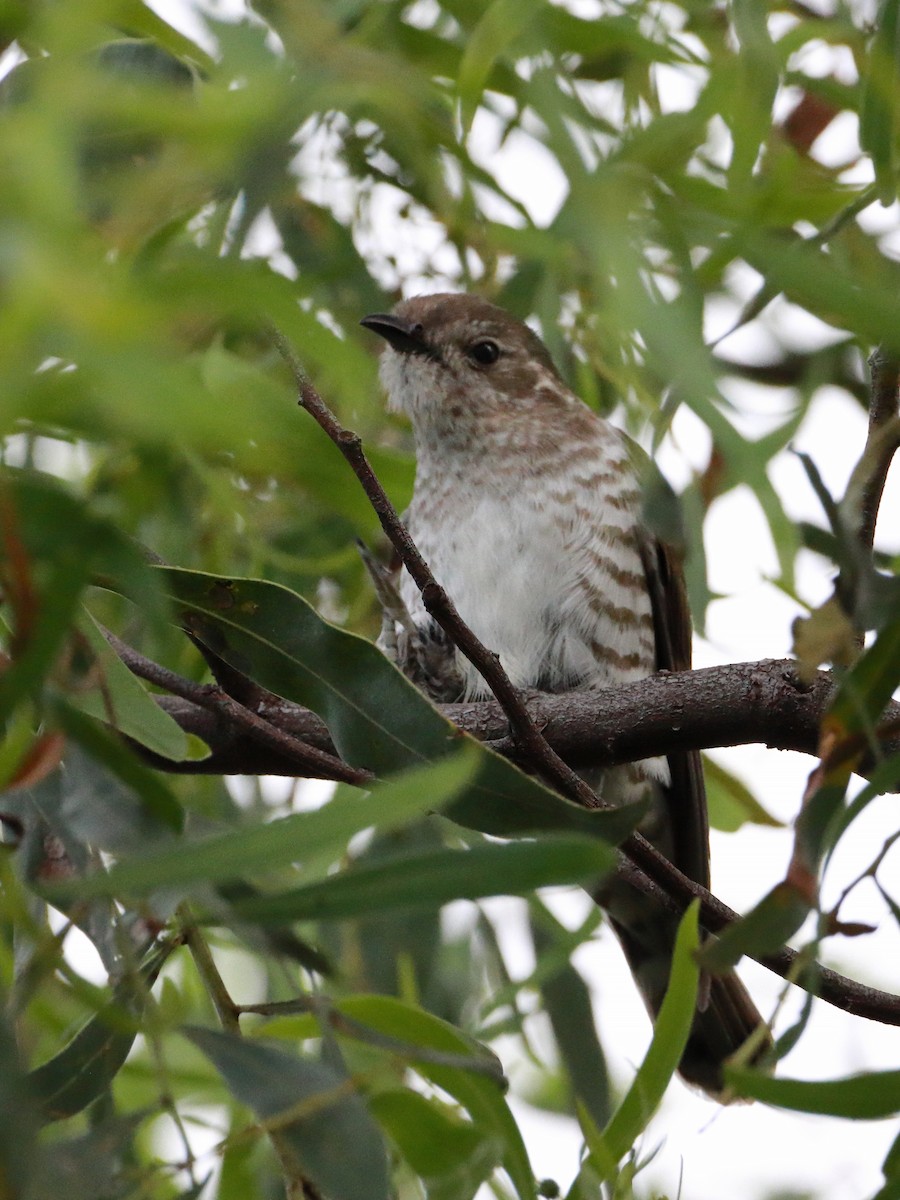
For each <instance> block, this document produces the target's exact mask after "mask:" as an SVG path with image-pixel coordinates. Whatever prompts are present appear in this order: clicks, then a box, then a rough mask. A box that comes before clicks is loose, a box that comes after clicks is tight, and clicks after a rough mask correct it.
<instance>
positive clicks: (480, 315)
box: [361, 293, 564, 433]
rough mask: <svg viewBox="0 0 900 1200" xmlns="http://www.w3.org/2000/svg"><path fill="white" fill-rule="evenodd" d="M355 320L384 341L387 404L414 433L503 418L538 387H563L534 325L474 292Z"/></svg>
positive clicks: (420, 300)
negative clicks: (407, 420)
mask: <svg viewBox="0 0 900 1200" xmlns="http://www.w3.org/2000/svg"><path fill="white" fill-rule="evenodd" d="M361 324H363V325H364V326H365V327H366V328H367V329H371V330H372V331H373V332H374V333H377V334H379V335H380V336H381V337H383V338H384V339H385V341H386V342H387V344H388V348H387V349H386V350H385V353H384V355H383V357H382V362H381V381H382V383H383V385H384V388H385V391H386V392H387V396H388V403H389V405H390V407H391V408H392V409H395V410H397V411H400V412H405V413H407V414H408V415H409V417H410V418H411V419H412V422H413V425H414V427H415V429H416V431H417V433H424V432H426V430H427V429H428V427H429V426H433V425H435V424H438V425H441V426H445V425H446V424H447V423H448V422H452V423H453V424H454V425H455V426H456V427H457V428H459V429H462V428H464V427H466V426H467V425H472V424H475V425H482V424H483V423H484V422H485V421H490V420H491V419H492V418H494V417H496V418H497V419H500V420H502V419H504V418H506V417H508V416H509V415H510V412H511V410H515V409H517V408H521V407H522V406H523V405H524V406H527V405H528V404H530V403H532V402H533V401H534V400H535V398H536V397H537V396H538V395H539V394H540V392H541V391H542V390H547V389H549V390H551V391H556V392H559V390H560V389H564V385H563V384H562V381H561V380H560V378H559V375H558V374H557V371H556V368H555V367H554V365H553V360H552V359H551V357H550V353H549V351H548V350H547V347H546V346H545V345H544V343H543V342H542V341H541V339H540V338H539V337H538V335H537V334H536V333H535V332H534V330H533V329H530V328H529V327H528V326H527V325H526V324H525V323H524V322H523V321H519V320H517V319H516V318H515V317H513V316H511V315H510V314H509V313H507V312H505V311H504V310H503V309H502V308H497V306H496V305H494V304H490V303H489V302H488V301H487V300H482V299H481V298H480V297H479V296H470V295H465V294H451V293H440V294H437V295H432V296H416V297H414V298H413V299H411V300H404V301H402V303H400V304H398V305H397V306H396V308H394V310H393V311H392V312H390V313H374V314H373V315H372V316H369V317H364V318H363V320H362V322H361Z"/></svg>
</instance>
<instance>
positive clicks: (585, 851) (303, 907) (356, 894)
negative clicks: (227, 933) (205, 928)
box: [233, 835, 615, 924]
mask: <svg viewBox="0 0 900 1200" xmlns="http://www.w3.org/2000/svg"><path fill="white" fill-rule="evenodd" d="M614 864H615V852H614V851H613V849H612V847H611V846H607V845H606V843H604V842H598V841H596V840H594V839H593V838H588V837H584V836H582V837H578V838H574V837H562V836H559V835H549V836H547V837H544V838H542V839H541V840H540V841H537V842H512V843H509V844H506V845H499V846H496V845H489V846H476V847H473V848H471V849H468V850H432V851H427V852H425V853H423V854H406V855H397V856H395V857H393V858H390V859H382V860H381V861H379V862H378V863H374V864H371V865H367V866H362V867H355V868H351V869H350V870H348V871H344V872H342V873H340V874H338V875H333V876H330V877H329V878H328V879H324V880H322V881H321V882H318V883H312V884H308V885H306V886H305V887H300V888H295V889H293V890H292V891H289V892H281V893H278V894H276V895H271V896H258V897H254V898H253V899H251V900H246V901H239V902H238V903H237V904H235V905H234V906H233V907H234V910H235V912H236V913H237V915H238V916H239V917H244V918H247V919H249V920H251V921H258V922H260V923H264V924H273V923H283V922H287V921H300V920H323V919H332V920H334V919H337V918H341V917H352V916H358V915H362V914H366V913H371V912H379V913H384V912H388V911H390V910H391V909H397V908H417V907H420V906H437V905H441V904H447V903H449V902H450V901H451V900H477V899H479V898H481V897H482V896H496V895H508V896H516V895H524V894H526V893H528V892H530V891H533V890H534V889H535V888H538V887H548V886H552V885H554V884H565V883H584V882H586V881H587V880H593V879H596V878H598V877H599V876H600V875H602V874H604V873H606V872H607V871H609V870H611V869H612V867H613V866H614Z"/></svg>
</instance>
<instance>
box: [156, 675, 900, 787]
mask: <svg viewBox="0 0 900 1200" xmlns="http://www.w3.org/2000/svg"><path fill="white" fill-rule="evenodd" d="M185 682H187V681H185ZM191 686H193V687H198V686H200V685H196V684H195V685H191ZM835 688H836V684H835V682H834V679H833V677H832V676H831V675H830V674H829V673H828V672H826V671H819V672H818V673H817V674H816V676H815V678H814V680H813V681H812V683H811V684H810V685H809V686H807V685H806V684H803V683H801V681H800V680H799V678H798V676H797V670H796V663H795V662H794V661H793V660H792V659H764V660H762V661H760V662H748V663H729V664H727V665H725V666H718V667H704V668H703V669H702V670H698V671H679V672H673V673H671V674H668V673H663V674H659V675H651V676H650V677H649V678H648V679H642V680H639V681H638V682H637V683H630V684H625V685H623V686H621V687H616V688H606V689H604V690H602V691H597V692H566V693H564V694H562V695H551V694H549V693H546V692H532V693H530V694H529V695H528V696H526V698H525V703H526V706H527V708H528V711H529V713H530V714H531V718H532V720H533V721H534V723H535V724H536V725H537V726H538V727H539V728H540V729H541V730H542V732H543V735H544V737H545V738H546V739H547V741H548V742H549V743H550V744H551V745H552V746H553V748H554V750H555V751H556V752H557V753H558V754H560V755H563V756H564V757H565V758H566V760H567V761H569V762H571V763H573V764H574V765H575V766H578V765H581V764H582V763H584V764H587V763H588V762H590V763H591V764H592V765H594V766H601V767H608V766H618V765H619V764H621V763H627V762H634V761H635V760H636V759H641V758H654V757H656V756H658V755H664V754H670V753H672V752H674V751H679V750H706V749H710V748H713V747H719V746H743V745H750V744H753V743H761V744H763V745H766V746H769V747H770V748H771V749H773V750H795V751H798V752H800V753H803V754H810V755H815V754H816V753H817V749H818V736H819V723H820V721H821V719H822V716H823V714H824V713H825V712H826V711H827V709H828V705H829V704H830V702H831V698H832V697H833V695H834V691H835ZM156 699H157V702H158V703H159V704H160V706H161V707H162V708H164V709H165V710H166V711H167V712H168V713H169V714H170V715H171V716H172V717H173V718H174V719H175V720H176V721H177V722H178V724H179V725H180V726H181V727H182V729H184V730H185V731H186V732H188V733H195V734H197V736H198V737H201V738H202V739H203V740H204V741H205V742H206V743H207V745H208V746H209V747H210V749H211V750H212V754H211V756H210V757H209V758H206V759H202V760H200V761H191V762H183V763H177V762H170V761H169V760H168V759H156V758H154V760H153V761H154V763H155V765H157V766H159V767H160V769H161V770H164V771H170V772H174V773H176V774H215V775H232V774H234V775H259V774H267V775H289V776H296V775H297V774H298V764H297V761H296V759H294V758H293V757H291V756H288V755H278V754H273V751H272V750H271V749H270V748H269V747H267V746H262V745H260V744H259V743H258V742H256V741H254V740H253V735H252V733H251V731H249V730H246V729H242V728H238V727H236V726H235V725H234V724H233V723H232V722H231V721H230V720H229V719H228V718H227V716H226V715H225V713H223V712H221V711H215V710H213V709H212V708H199V707H198V706H197V705H196V704H193V703H191V702H190V701H188V700H184V699H181V698H178V697H169V696H158V697H157V698H156ZM439 707H440V709H441V711H442V712H443V713H444V715H445V716H446V717H447V718H448V719H449V720H451V721H453V723H454V724H455V725H457V726H458V727H459V728H460V729H462V730H463V731H464V732H466V733H470V734H472V736H473V737H475V738H477V739H478V740H479V741H482V742H487V743H489V744H490V746H491V749H492V750H496V751H497V752H498V753H500V754H503V755H504V757H507V758H510V759H512V760H513V761H514V762H519V763H522V762H523V761H524V759H523V756H522V754H521V752H520V750H519V749H518V748H517V746H516V745H515V743H514V742H513V740H512V739H511V738H510V736H509V722H508V721H507V719H506V716H505V714H504V712H503V709H502V708H501V707H500V705H499V704H498V703H497V702H496V701H495V700H480V701H470V702H468V703H465V704H443V705H440V706H439ZM258 716H259V717H261V718H262V719H263V720H265V721H266V722H267V723H268V724H270V725H272V726H274V727H276V728H278V729H281V730H283V731H284V732H286V733H290V734H292V735H293V736H294V737H296V738H299V739H300V740H301V741H302V742H303V743H304V744H305V745H307V746H309V747H314V748H316V749H318V750H321V751H324V752H325V753H326V754H330V755H336V750H335V747H334V744H333V743H332V741H331V738H330V735H329V733H328V728H327V726H326V725H325V722H324V721H322V720H321V718H320V717H318V716H316V714H315V713H312V712H310V711H309V709H306V708H302V707H301V706H300V705H297V704H292V703H291V702H290V701H289V700H282V699H280V698H278V697H271V698H269V699H268V700H266V701H265V702H264V703H263V704H261V705H260V707H259V710H258ZM898 726H900V704H898V703H897V702H896V701H895V702H892V703H891V704H890V705H889V706H888V708H887V709H886V710H885V714H884V722H883V725H882V728H883V729H884V731H885V737H884V738H883V739H882V740H881V741H880V749H881V756H882V757H887V756H888V755H890V754H894V753H900V734H898V732H897V729H898ZM142 753H146V752H144V751H142ZM323 777H324V776H323ZM316 778H319V776H316ZM897 790H898V791H900V784H898V787H897Z"/></svg>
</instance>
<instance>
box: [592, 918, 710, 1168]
mask: <svg viewBox="0 0 900 1200" xmlns="http://www.w3.org/2000/svg"><path fill="white" fill-rule="evenodd" d="M699 911H700V908H699V904H698V903H697V901H696V900H695V901H694V902H693V903H692V904H691V906H690V908H688V910H687V911H686V912H685V914H684V916H683V917H682V919H681V924H680V925H679V928H678V936H677V938H676V940H675V952H674V955H673V957H672V971H671V975H670V976H669V986H668V988H667V989H666V995H665V998H664V1000H663V1003H662V1007H661V1008H660V1010H659V1016H658V1017H657V1018H656V1022H655V1025H654V1028H653V1039H652V1041H651V1042H650V1048H649V1049H648V1051H647V1054H646V1056H645V1058H644V1061H643V1062H642V1063H641V1065H640V1067H638V1071H637V1074H636V1075H635V1077H634V1079H633V1080H632V1083H631V1086H630V1087H629V1089H628V1091H627V1092H626V1094H625V1098H624V1099H623V1100H622V1103H621V1104H620V1105H619V1107H618V1109H617V1110H616V1112H615V1113H614V1115H613V1117H612V1120H611V1121H610V1122H609V1124H608V1125H607V1127H606V1129H605V1130H604V1131H603V1141H604V1145H605V1147H606V1148H607V1150H608V1151H609V1153H610V1154H611V1155H612V1157H613V1159H614V1160H615V1161H616V1162H618V1161H619V1160H620V1159H621V1158H623V1157H624V1156H625V1155H626V1154H627V1153H628V1151H629V1150H630V1149H631V1147H632V1146H633V1145H634V1143H635V1142H636V1141H637V1139H638V1137H639V1136H640V1134H641V1133H642V1132H643V1130H644V1129H645V1128H646V1126H647V1122H648V1121H649V1120H650V1118H651V1117H652V1116H653V1114H654V1112H655V1111H656V1109H657V1108H658V1107H659V1103H660V1101H661V1100H662V1098H663V1095H664V1093H665V1090H666V1088H667V1087H668V1086H669V1081H670V1080H671V1078H672V1076H673V1075H674V1074H675V1071H676V1070H677V1068H678V1064H679V1062H681V1056H682V1054H683V1053H684V1048H685V1046H686V1045H687V1040H688V1036H689V1034H690V1032H691V1025H692V1024H693V1020H694V1012H695V1010H696V1007H697V989H698V984H699V978H700V971H699V967H698V966H697V962H696V952H697V948H698V946H699V945H700V935H699V926H698V917H699ZM595 1165H597V1164H595Z"/></svg>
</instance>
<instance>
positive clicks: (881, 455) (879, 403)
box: [858, 349, 900, 550]
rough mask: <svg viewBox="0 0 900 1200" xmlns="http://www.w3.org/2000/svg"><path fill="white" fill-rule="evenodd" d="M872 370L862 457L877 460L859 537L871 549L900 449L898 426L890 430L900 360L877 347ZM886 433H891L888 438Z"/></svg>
mask: <svg viewBox="0 0 900 1200" xmlns="http://www.w3.org/2000/svg"><path fill="white" fill-rule="evenodd" d="M869 370H870V372H871V393H870V402H869V432H868V436H867V438H866V448H865V450H864V451H863V457H864V458H865V456H866V455H867V454H868V453H874V454H875V456H876V459H877V461H876V463H875V465H874V467H873V469H872V471H871V473H870V475H869V477H868V479H867V481H866V484H865V486H864V488H863V494H862V500H861V503H860V524H859V530H858V536H859V540H860V543H861V544H862V545H863V546H865V547H866V548H867V549H869V550H871V548H872V544H873V542H874V540H875V525H876V523H877V521H878V509H879V507H880V506H881V497H882V495H883V494H884V485H885V483H886V482H887V476H888V471H889V470H890V466H891V461H892V460H893V457H894V454H895V453H896V452H897V450H898V448H900V434H898V432H897V430H896V428H895V429H894V431H893V432H892V433H889V432H888V426H890V425H891V423H893V424H894V425H895V426H896V424H897V415H898V383H900V363H898V362H897V359H896V357H894V356H893V355H887V354H885V353H884V351H883V350H881V349H878V350H875V351H874V352H873V353H872V355H871V356H870V358H869ZM885 434H887V435H888V436H887V437H885V436H884V435H885ZM879 443H883V444H879Z"/></svg>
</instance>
